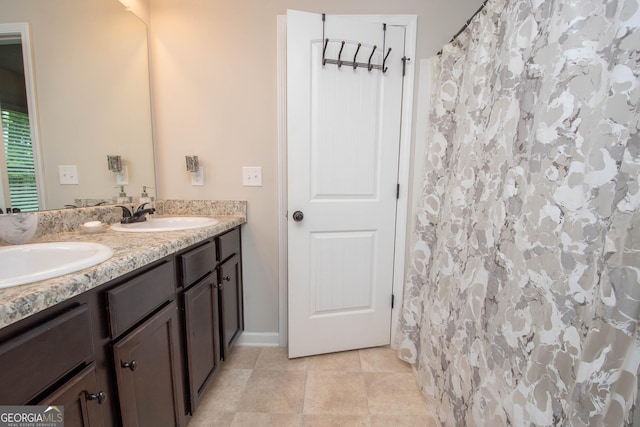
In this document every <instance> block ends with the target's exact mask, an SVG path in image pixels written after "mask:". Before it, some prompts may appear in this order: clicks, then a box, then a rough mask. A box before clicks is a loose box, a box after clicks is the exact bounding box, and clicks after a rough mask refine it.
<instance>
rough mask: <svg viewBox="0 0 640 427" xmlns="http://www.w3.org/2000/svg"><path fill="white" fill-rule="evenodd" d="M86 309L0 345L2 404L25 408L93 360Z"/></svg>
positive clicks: (80, 309)
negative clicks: (72, 372) (75, 369)
mask: <svg viewBox="0 0 640 427" xmlns="http://www.w3.org/2000/svg"><path fill="white" fill-rule="evenodd" d="M91 337H92V335H91V316H90V314H89V311H88V309H87V306H86V305H81V306H79V307H76V308H74V309H71V310H69V311H67V312H65V313H63V314H61V315H59V316H57V317H55V318H54V319H52V320H49V321H48V322H45V323H43V324H42V325H40V326H36V327H35V328H33V329H31V330H29V331H28V332H25V333H24V334H22V335H19V336H17V337H16V338H14V339H11V340H9V341H7V342H5V343H3V344H0V366H5V367H6V366H10V367H11V369H0V402H2V404H3V405H23V404H26V403H28V402H29V401H30V400H31V399H33V398H34V397H36V396H37V395H38V394H39V393H41V392H43V391H44V390H45V389H46V388H48V387H50V386H51V385H53V384H54V383H55V382H56V381H58V380H59V379H60V378H62V377H63V376H64V375H65V374H67V373H69V372H70V371H71V370H73V369H74V368H76V367H77V366H79V365H80V364H82V363H83V362H85V361H87V360H89V359H91V358H92V357H93V340H92V338H91Z"/></svg>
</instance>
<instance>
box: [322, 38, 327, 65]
mask: <svg viewBox="0 0 640 427" xmlns="http://www.w3.org/2000/svg"><path fill="white" fill-rule="evenodd" d="M328 44H329V39H325V40H324V47H323V48H322V66H323V67H324V66H325V65H327V60H326V58H325V53H326V52H327V45H328Z"/></svg>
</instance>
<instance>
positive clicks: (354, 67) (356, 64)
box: [353, 43, 362, 70]
mask: <svg viewBox="0 0 640 427" xmlns="http://www.w3.org/2000/svg"><path fill="white" fill-rule="evenodd" d="M360 46H362V43H358V47H357V48H356V53H355V55H353V69H354V70H355V69H356V68H358V61H356V58H357V57H358V51H359V50H360Z"/></svg>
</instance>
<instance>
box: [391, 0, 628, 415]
mask: <svg viewBox="0 0 640 427" xmlns="http://www.w3.org/2000/svg"><path fill="white" fill-rule="evenodd" d="M639 1H640V0H571V1H569V0H489V3H488V4H487V6H486V7H485V8H484V12H483V13H481V14H479V15H477V16H476V17H475V18H474V19H473V20H472V22H471V23H470V25H469V28H468V30H467V31H465V32H464V33H462V34H461V35H460V36H459V37H458V39H457V40H456V41H455V42H453V43H451V44H449V45H447V46H445V47H444V49H443V53H442V55H441V57H440V67H439V75H438V76H436V78H435V81H436V83H435V85H436V86H437V89H436V90H434V94H433V97H432V100H431V103H432V112H431V115H430V132H429V140H428V144H427V149H426V150H427V155H426V156H427V157H426V160H425V165H426V167H425V178H424V185H423V197H422V200H421V204H420V207H419V212H418V213H417V221H416V223H417V226H416V230H415V237H416V240H417V243H416V244H415V247H414V250H413V253H412V256H411V260H410V263H411V264H410V266H409V275H408V280H407V283H406V290H405V299H404V302H403V308H402V310H403V312H402V316H401V318H402V319H401V322H400V323H401V327H400V328H401V331H400V333H399V334H398V337H399V339H398V342H397V345H398V346H399V348H400V350H399V355H400V357H401V358H403V359H404V360H406V361H408V362H411V363H413V364H414V366H415V372H416V376H417V377H418V381H419V383H420V385H421V387H422V389H423V391H424V393H425V395H426V396H427V397H428V398H429V399H430V400H431V402H432V404H433V408H434V412H435V414H434V415H435V417H436V419H437V420H438V421H439V422H440V423H441V424H442V425H451V426H453V425H456V426H503V425H514V426H530V425H535V426H548V425H556V426H586V425H593V426H605V425H607V426H620V425H624V424H625V423H628V422H629V420H630V417H631V414H632V409H633V405H634V402H635V399H636V394H637V390H638V386H637V375H638V368H639V365H640V337H639V334H638V322H639V320H640V212H639V207H640V135H639V133H638V128H639V126H640V123H639V121H640V111H639V107H638V105H639V104H638V103H639V98H640V75H639V74H640V31H639V27H640V4H639Z"/></svg>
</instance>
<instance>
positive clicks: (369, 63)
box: [367, 45, 378, 71]
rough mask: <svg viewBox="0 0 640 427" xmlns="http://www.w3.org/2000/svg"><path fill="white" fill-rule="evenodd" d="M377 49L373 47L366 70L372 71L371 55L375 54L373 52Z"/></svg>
mask: <svg viewBox="0 0 640 427" xmlns="http://www.w3.org/2000/svg"><path fill="white" fill-rule="evenodd" d="M377 47H378V46H376V45H373V50H372V51H371V55H369V62H368V64H367V69H368V70H369V71H371V70H373V65H371V58H373V54H374V53H375V51H376V48H377Z"/></svg>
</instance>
